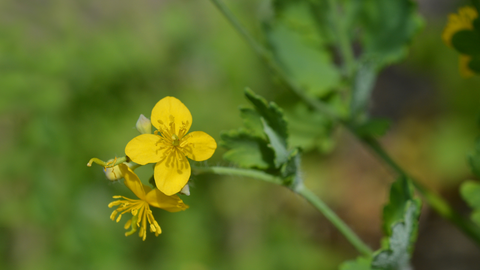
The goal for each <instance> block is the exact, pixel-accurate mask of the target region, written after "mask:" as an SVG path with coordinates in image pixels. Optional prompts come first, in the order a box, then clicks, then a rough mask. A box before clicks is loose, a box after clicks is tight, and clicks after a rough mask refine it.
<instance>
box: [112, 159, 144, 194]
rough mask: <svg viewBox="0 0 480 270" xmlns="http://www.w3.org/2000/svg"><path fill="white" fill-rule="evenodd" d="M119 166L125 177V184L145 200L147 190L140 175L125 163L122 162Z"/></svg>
mask: <svg viewBox="0 0 480 270" xmlns="http://www.w3.org/2000/svg"><path fill="white" fill-rule="evenodd" d="M118 167H119V168H120V171H121V172H122V174H123V176H124V177H125V181H124V183H125V186H127V187H128V188H129V189H130V190H131V191H132V192H133V193H135V195H137V197H138V198H139V199H142V200H145V190H144V188H143V184H142V182H141V181H140V179H139V178H138V176H137V175H136V174H135V173H134V172H133V171H132V169H130V168H129V167H128V166H127V165H125V164H120V165H118Z"/></svg>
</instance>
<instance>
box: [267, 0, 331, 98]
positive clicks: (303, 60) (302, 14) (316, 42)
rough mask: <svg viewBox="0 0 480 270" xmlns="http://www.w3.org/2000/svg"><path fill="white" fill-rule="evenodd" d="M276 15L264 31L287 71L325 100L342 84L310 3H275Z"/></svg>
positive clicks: (306, 89) (300, 1) (311, 92)
mask: <svg viewBox="0 0 480 270" xmlns="http://www.w3.org/2000/svg"><path fill="white" fill-rule="evenodd" d="M274 6H275V15H276V16H274V17H273V18H272V19H270V20H269V21H268V22H266V24H265V27H264V32H265V35H266V38H267V41H268V43H269V45H270V47H271V49H272V52H273V55H274V57H275V59H276V61H277V62H278V63H280V65H281V67H282V68H283V70H284V72H285V73H286V74H287V75H289V76H290V77H291V78H292V79H293V80H294V81H295V82H296V83H297V84H298V85H300V86H301V87H302V88H303V89H304V90H305V91H306V92H308V93H309V94H311V95H314V96H317V97H322V96H325V95H326V94H328V93H329V92H331V90H332V88H334V87H336V86H337V85H338V84H339V83H340V72H339V70H338V69H337V67H336V66H335V65H334V64H333V59H332V54H331V52H330V51H329V49H328V47H327V44H326V37H325V35H322V34H321V29H319V28H318V27H317V24H316V17H315V14H316V12H317V10H315V11H314V10H313V9H312V8H311V7H312V6H311V4H310V1H305V0H298V1H281V0H280V1H279V0H277V1H275V2H274Z"/></svg>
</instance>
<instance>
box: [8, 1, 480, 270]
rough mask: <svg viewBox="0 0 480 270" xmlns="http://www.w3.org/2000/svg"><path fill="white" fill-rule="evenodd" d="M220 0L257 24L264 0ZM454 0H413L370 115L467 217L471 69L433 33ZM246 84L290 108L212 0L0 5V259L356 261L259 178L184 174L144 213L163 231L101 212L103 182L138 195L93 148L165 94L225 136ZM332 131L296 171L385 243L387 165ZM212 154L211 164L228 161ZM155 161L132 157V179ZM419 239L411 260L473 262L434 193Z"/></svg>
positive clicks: (322, 265) (121, 133) (129, 127)
mask: <svg viewBox="0 0 480 270" xmlns="http://www.w3.org/2000/svg"><path fill="white" fill-rule="evenodd" d="M226 2H227V4H228V5H229V6H230V7H231V8H232V10H233V11H234V12H235V14H237V15H238V16H239V18H241V20H242V22H244V23H245V24H246V26H247V27H248V28H249V29H251V31H252V32H253V33H254V34H255V35H256V36H259V33H260V23H259V22H258V21H259V19H261V18H262V17H263V16H265V15H266V14H268V13H269V2H268V1H253V0H246V1H231V0H229V1H226ZM449 2H450V1H441V2H438V1H427V0H424V1H419V7H420V10H421V13H422V15H424V18H425V28H424V29H423V31H422V33H421V34H420V35H418V36H417V37H416V39H415V41H414V43H413V46H412V49H411V52H410V55H409V58H408V59H407V60H406V61H404V62H403V63H402V64H401V65H398V66H395V67H391V68H388V69H386V70H385V71H384V72H383V73H382V75H381V76H380V78H379V81H378V82H377V84H376V88H375V91H374V99H373V102H372V106H371V112H372V114H373V115H374V116H379V117H388V118H391V119H393V121H394V122H393V123H394V124H393V126H392V129H391V130H390V131H389V133H388V134H387V135H386V136H385V137H384V138H383V139H382V143H383V144H384V145H385V147H386V148H387V149H388V151H389V152H390V153H391V154H392V156H393V157H394V158H396V159H397V160H398V162H399V163H400V164H401V165H402V166H404V167H405V168H406V169H407V171H410V172H412V174H413V175H415V176H417V177H418V178H420V179H422V180H423V181H424V183H425V184H426V185H428V186H429V187H431V188H433V189H436V190H437V191H438V192H441V193H442V194H443V195H444V196H445V197H446V198H447V199H448V200H449V201H451V202H452V204H453V205H454V206H455V207H456V208H457V209H459V210H460V211H462V212H463V213H465V215H468V209H467V208H466V206H465V204H464V203H463V202H462V201H461V200H460V198H459V195H458V185H459V184H460V183H461V182H462V181H463V180H465V179H468V178H469V177H471V174H470V172H469V169H468V167H467V164H466V158H465V157H466V153H468V151H470V149H471V148H472V147H473V142H474V139H475V137H476V136H477V135H478V134H480V132H479V129H478V125H477V122H478V121H477V119H478V112H479V101H480V91H479V89H478V88H479V87H478V86H479V83H480V80H479V79H478V78H471V79H463V78H461V77H460V75H459V73H458V64H457V63H458V55H457V54H456V53H455V52H454V51H453V50H451V49H449V48H447V47H446V46H445V45H444V44H443V43H442V42H441V40H440V35H441V31H442V29H443V27H444V24H445V22H446V16H447V14H448V13H450V12H454V11H456V8H457V6H454V5H452V4H451V3H449ZM246 86H248V87H251V88H252V89H253V90H254V91H256V92H257V93H260V94H261V95H263V96H265V97H266V98H267V99H269V100H273V101H277V102H278V103H280V105H282V106H285V107H288V106H289V97H290V94H289V92H288V90H286V89H284V88H283V87H281V86H279V85H278V84H276V83H275V82H274V80H272V76H271V74H270V72H269V71H268V69H267V68H266V67H265V66H264V65H263V64H262V63H261V62H260V61H259V60H258V59H257V57H256V56H255V55H254V54H253V52H252V51H251V50H250V48H249V47H248V46H247V45H246V44H245V42H244V41H243V40H242V39H240V37H239V36H238V35H237V34H236V33H235V32H234V31H233V28H232V27H231V26H230V25H229V24H228V23H227V22H226V20H225V19H224V18H223V17H222V16H221V15H220V13H219V12H218V11H217V10H216V9H215V7H214V6H213V5H212V4H211V3H210V2H209V1H171V0H165V1H151V0H137V1H126V0H116V1H113V0H107V1H91V0H85V1H71V0H68V1H67V0H51V1H32V0H29V1H13V0H4V1H1V2H0V154H1V155H0V269H133V268H134V267H135V268H141V269H179V270H203V269H336V267H337V265H338V264H339V263H340V262H341V261H343V260H346V259H352V258H354V257H355V256H356V255H357V254H356V252H355V251H354V249H353V248H352V247H351V246H350V245H349V244H348V242H346V241H345V240H344V238H343V237H342V235H340V234H339V233H338V232H337V230H336V229H335V228H334V227H332V226H331V225H330V224H329V223H327V222H326V220H325V219H324V218H323V217H322V216H321V215H320V214H319V213H317V212H316V211H315V210H314V209H313V208H312V207H310V205H308V204H307V203H306V202H304V201H302V200H301V198H299V197H297V196H295V195H294V194H292V193H290V192H289V191H288V190H286V189H284V188H281V187H278V186H273V185H269V184H267V183H263V182H259V181H255V180H252V179H242V178H238V177H219V176H212V175H201V176H195V177H194V178H193V183H192V187H191V193H192V194H191V196H189V197H185V196H183V197H182V198H183V199H184V201H185V202H186V203H187V204H189V205H190V209H188V210H187V211H185V212H181V213H174V214H171V213H168V212H165V211H161V210H158V209H155V210H154V215H155V217H156V219H157V221H158V222H159V224H160V226H161V227H162V229H163V233H162V234H161V235H160V236H159V237H154V235H153V234H148V235H147V240H146V241H145V242H142V241H141V239H140V238H139V237H137V236H136V235H133V236H130V237H125V236H124V232H125V230H124V229H123V224H124V223H125V222H126V221H127V219H128V216H125V217H124V219H123V220H122V221H121V222H120V223H118V224H117V223H115V222H113V221H111V220H110V219H109V216H110V213H111V211H112V209H109V208H108V207H107V205H108V203H109V202H111V201H112V200H113V199H112V196H113V195H120V194H121V195H125V196H130V197H131V196H132V194H131V193H130V191H129V190H127V189H126V188H125V187H124V185H123V184H121V183H120V182H118V183H111V182H109V181H108V180H106V178H105V177H104V174H103V172H102V168H101V167H100V166H96V165H94V166H93V167H92V168H89V167H87V166H86V163H87V161H88V160H89V159H90V158H92V157H98V158H100V159H103V160H107V159H110V158H113V157H115V156H123V155H124V146H125V145H126V143H127V142H128V141H129V140H130V139H131V138H133V137H134V136H136V135H137V131H136V130H135V123H136V120H137V118H138V116H139V115H140V114H144V115H146V116H147V117H149V116H150V112H151V109H152V108H153V106H154V104H155V103H156V102H157V101H158V100H160V99H161V98H163V97H164V96H167V95H171V96H175V97H177V98H179V99H180V100H182V102H184V103H185V104H186V106H187V107H188V108H189V109H190V111H191V112H192V115H193V126H192V130H202V131H205V132H207V133H209V134H210V135H212V136H213V137H214V138H215V139H217V140H218V139H219V138H220V136H219V133H220V131H222V130H228V129H232V128H237V127H239V126H240V125H241V120H240V117H239V113H238V110H237V108H238V106H240V105H246V104H248V103H247V101H246V100H245V99H244V98H243V89H244V88H245V87H246ZM290 105H291V104H290ZM333 136H334V138H335V142H334V146H335V148H334V149H333V150H332V151H329V152H327V153H319V152H318V151H315V150H312V151H307V152H306V153H305V155H304V158H303V161H304V163H303V167H304V170H305V171H304V175H305V178H306V184H307V185H308V186H310V187H311V188H312V189H313V190H314V191H315V192H316V193H317V194H319V195H320V196H321V197H322V198H323V199H324V200H325V201H326V202H327V203H328V204H329V205H330V206H331V207H332V208H333V209H335V210H336V211H337V213H338V214H339V215H340V216H341V217H342V218H344V219H345V221H346V222H347V223H348V224H350V225H351V226H352V228H353V229H354V230H355V231H356V232H358V233H359V235H360V236H361V237H362V238H363V239H365V240H366V241H367V242H368V243H369V244H370V245H372V247H374V248H378V247H379V241H380V238H381V230H380V228H381V226H380V220H381V219H380V217H381V211H382V204H383V203H384V202H385V201H386V200H387V190H388V186H389V184H390V183H391V181H392V180H393V176H392V175H391V174H390V172H389V171H388V170H387V168H385V167H384V166H382V164H381V163H380V162H379V161H377V160H376V159H375V158H374V157H373V156H372V155H371V154H370V153H369V152H367V151H366V150H365V149H364V148H363V147H362V146H361V145H360V144H359V143H358V142H357V141H355V139H353V138H352V137H351V136H349V135H348V134H346V133H345V132H344V131H343V130H341V129H340V130H336V131H335V132H334V134H333ZM223 152H224V149H221V148H219V149H218V150H217V152H216V154H215V155H214V157H213V158H212V159H210V160H209V161H208V164H211V165H224V166H233V165H232V164H228V163H227V162H225V161H222V159H221V156H222V153H223ZM150 173H151V170H150V168H145V167H143V168H140V169H138V174H139V176H140V177H141V179H143V180H147V179H148V178H149V174H150ZM145 182H146V181H145ZM156 210H158V211H156ZM419 235H420V236H419V241H418V243H417V248H416V251H415V254H414V259H413V262H414V265H415V266H416V267H417V268H418V269H427V268H429V269H475V268H471V267H472V265H477V266H478V265H479V263H480V262H479V260H480V259H479V258H480V252H479V249H478V248H476V247H475V246H474V245H473V244H472V243H471V242H470V241H469V240H468V239H467V238H465V237H464V236H463V235H462V234H461V233H459V232H458V231H457V229H456V228H454V227H453V226H451V225H450V224H448V223H446V222H445V221H443V220H441V219H439V218H438V217H437V216H436V214H435V213H433V212H432V211H431V210H430V209H429V208H428V207H427V206H425V207H424V211H423V213H422V217H421V226H420V231H419ZM427 266H428V267H427ZM451 266H454V268H448V267H451ZM425 267H427V268H425Z"/></svg>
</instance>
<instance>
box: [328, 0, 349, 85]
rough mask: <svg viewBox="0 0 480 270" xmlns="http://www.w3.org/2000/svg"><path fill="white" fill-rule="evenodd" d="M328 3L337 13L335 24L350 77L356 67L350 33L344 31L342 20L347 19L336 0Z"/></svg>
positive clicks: (334, 18) (329, 0) (338, 41)
mask: <svg viewBox="0 0 480 270" xmlns="http://www.w3.org/2000/svg"><path fill="white" fill-rule="evenodd" d="M328 5H329V8H330V10H332V11H333V12H332V13H333V14H335V15H334V16H333V25H334V28H335V32H336V33H337V43H338V48H339V50H340V54H341V55H342V58H343V64H344V68H345V75H346V77H347V78H349V79H350V78H351V76H352V74H353V72H354V69H355V57H354V55H353V50H352V47H351V46H350V41H349V38H348V33H347V32H346V31H344V30H345V29H344V28H345V27H344V26H343V22H342V21H345V20H344V18H343V17H342V14H340V10H339V9H338V7H337V6H336V5H335V1H334V0H328Z"/></svg>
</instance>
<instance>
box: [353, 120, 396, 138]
mask: <svg viewBox="0 0 480 270" xmlns="http://www.w3.org/2000/svg"><path fill="white" fill-rule="evenodd" d="M390 124H391V122H390V120H388V119H370V120H368V121H366V122H365V123H363V124H361V125H359V126H358V127H356V128H355V133H356V134H357V135H358V136H360V137H364V138H370V137H381V136H383V135H385V133H386V132H387V130H388V129H389V128H390Z"/></svg>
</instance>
